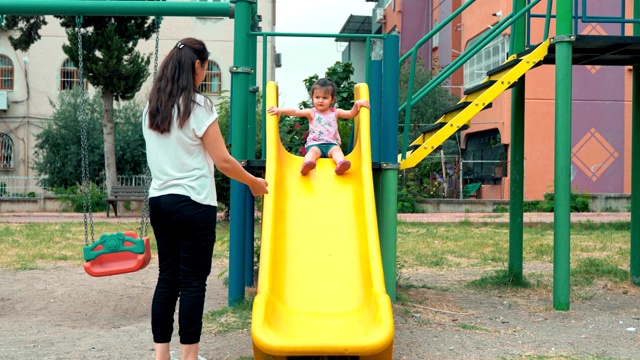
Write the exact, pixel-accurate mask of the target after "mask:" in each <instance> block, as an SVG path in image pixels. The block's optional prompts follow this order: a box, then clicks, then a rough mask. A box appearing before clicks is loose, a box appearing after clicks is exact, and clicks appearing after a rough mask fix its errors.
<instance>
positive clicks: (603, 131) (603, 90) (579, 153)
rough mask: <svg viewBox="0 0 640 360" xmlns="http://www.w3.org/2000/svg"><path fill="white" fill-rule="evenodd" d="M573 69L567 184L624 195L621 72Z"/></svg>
mask: <svg viewBox="0 0 640 360" xmlns="http://www.w3.org/2000/svg"><path fill="white" fill-rule="evenodd" d="M594 71H595V69H594V68H587V67H585V66H575V67H574V68H573V94H574V101H573V119H572V139H571V144H572V147H573V149H572V154H573V155H574V156H576V157H574V158H572V162H571V166H572V172H573V173H575V177H574V178H573V180H572V182H571V184H572V185H573V186H577V188H578V190H579V191H587V192H590V193H623V192H624V103H623V102H622V101H621V100H622V99H624V68H623V67H601V68H599V69H598V70H597V71H595V73H594Z"/></svg>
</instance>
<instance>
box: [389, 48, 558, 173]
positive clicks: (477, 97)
mask: <svg viewBox="0 0 640 360" xmlns="http://www.w3.org/2000/svg"><path fill="white" fill-rule="evenodd" d="M549 43H550V40H547V41H545V42H543V43H541V44H539V45H538V46H536V47H534V48H531V49H529V50H527V51H524V52H522V53H520V54H516V55H513V56H511V57H509V58H508V59H507V60H506V61H505V62H504V64H502V65H500V66H499V67H497V68H495V69H492V70H490V71H488V72H487V78H486V79H485V80H484V81H483V82H482V83H481V84H479V85H476V86H474V87H471V88H469V89H467V90H466V91H465V92H464V95H465V96H464V97H463V98H462V99H461V100H460V102H458V104H456V105H454V106H452V107H450V108H447V109H445V110H443V115H442V117H441V118H440V119H439V120H438V121H436V122H435V123H434V124H432V125H429V126H427V127H425V128H423V129H422V135H420V136H419V137H418V138H417V139H416V140H414V141H413V142H412V143H411V144H410V145H409V147H408V148H407V154H406V158H405V159H402V158H401V157H402V154H400V155H398V162H399V163H400V169H409V168H412V167H414V166H416V165H417V164H418V163H419V162H420V161H421V160H422V159H424V158H425V157H426V156H428V155H429V154H431V153H432V152H433V151H434V150H436V149H437V148H438V147H439V146H440V145H442V144H443V143H444V142H445V140H447V139H448V138H449V137H451V136H452V135H453V134H455V133H456V132H458V131H461V130H465V129H467V128H468V127H469V124H470V122H471V119H472V118H473V117H474V116H476V114H478V113H479V112H480V111H482V110H483V109H486V108H489V107H491V103H492V101H493V100H494V99H495V98H497V97H498V96H499V95H500V94H502V93H503V92H504V91H505V90H507V89H509V88H510V87H512V86H513V85H514V84H515V83H516V82H517V81H518V79H520V77H522V76H523V75H524V74H526V73H527V71H529V70H531V69H532V68H534V67H536V66H538V65H542V60H543V59H544V57H545V56H546V55H547V53H548V51H549Z"/></svg>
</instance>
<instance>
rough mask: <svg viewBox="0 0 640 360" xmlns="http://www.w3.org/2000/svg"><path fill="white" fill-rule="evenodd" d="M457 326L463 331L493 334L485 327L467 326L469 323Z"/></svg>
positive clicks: (457, 324)
mask: <svg viewBox="0 0 640 360" xmlns="http://www.w3.org/2000/svg"><path fill="white" fill-rule="evenodd" d="M456 326H457V327H459V328H460V329H462V330H469V331H479V332H489V333H490V332H493V331H491V330H490V329H487V328H485V327H482V326H478V325H473V324H467V323H463V322H461V323H456Z"/></svg>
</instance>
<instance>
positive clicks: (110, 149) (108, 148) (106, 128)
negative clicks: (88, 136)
mask: <svg viewBox="0 0 640 360" xmlns="http://www.w3.org/2000/svg"><path fill="white" fill-rule="evenodd" d="M113 130H114V124H113V93H111V92H110V91H107V90H105V89H102V135H103V140H104V174H105V180H106V185H107V193H111V187H112V186H113V185H117V184H116V183H117V181H118V172H117V170H116V146H115V143H116V141H115V136H114V131H113Z"/></svg>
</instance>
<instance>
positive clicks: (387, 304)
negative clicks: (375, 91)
mask: <svg viewBox="0 0 640 360" xmlns="http://www.w3.org/2000/svg"><path fill="white" fill-rule="evenodd" d="M277 92H278V88H277V85H276V84H275V83H273V82H270V83H269V84H268V85H267V108H268V107H270V106H276V105H277V104H278V97H277ZM355 97H356V99H365V100H368V99H369V89H368V88H367V85H366V84H358V85H356V87H355ZM369 119H370V117H369V110H368V109H366V108H362V109H361V110H360V115H359V116H358V117H357V118H356V119H355V124H354V126H355V131H354V134H355V136H356V139H355V142H354V144H355V146H354V149H353V151H352V152H351V153H350V154H349V155H347V159H349V160H350V161H351V164H352V166H351V169H350V170H349V171H347V172H346V173H345V174H343V175H340V176H338V175H336V174H335V173H334V169H335V164H334V163H333V160H331V159H319V160H318V163H317V167H316V169H315V170H312V171H311V172H310V173H309V174H308V175H307V176H302V175H300V167H301V166H302V162H303V158H302V157H300V156H295V155H293V154H291V153H289V152H288V151H287V150H286V149H285V148H284V147H283V146H282V143H281V141H280V136H279V132H278V119H277V116H275V115H271V116H269V117H268V118H267V125H266V126H267V129H266V130H267V135H266V136H267V139H266V140H267V142H266V143H267V165H266V180H267V181H268V182H269V194H268V195H266V196H265V197H264V208H263V212H262V239H261V248H260V276H259V280H258V294H257V296H256V298H255V301H254V304H253V320H252V324H251V333H252V338H253V345H254V346H253V348H254V358H255V359H256V360H260V359H280V360H285V359H287V358H288V357H289V356H322V355H325V356H345V355H346V356H354V357H355V356H358V357H359V359H361V360H374V359H375V360H379V359H380V360H382V359H391V358H392V352H393V332H394V328H393V313H392V309H391V301H390V299H389V296H387V293H386V290H385V285H384V274H383V271H382V260H381V257H380V246H379V239H378V226H377V219H376V208H375V203H374V192H373V180H372V174H371V144H370V130H369V128H370V124H369Z"/></svg>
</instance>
